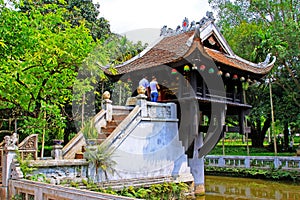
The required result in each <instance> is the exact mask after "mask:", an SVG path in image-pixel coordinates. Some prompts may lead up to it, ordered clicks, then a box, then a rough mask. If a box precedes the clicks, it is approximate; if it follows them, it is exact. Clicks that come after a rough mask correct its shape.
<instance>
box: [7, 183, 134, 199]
mask: <svg viewBox="0 0 300 200" xmlns="http://www.w3.org/2000/svg"><path fill="white" fill-rule="evenodd" d="M17 195H18V196H21V197H22V199H37V200H40V199H49V200H50V199H60V200H73V199H76V200H86V199H89V200H99V199H103V200H109V199H120V200H122V199H124V200H131V199H134V198H129V197H122V196H116V195H110V194H104V193H99V192H93V191H88V190H80V189H76V188H70V187H63V186H60V185H52V184H47V183H41V182H34V181H29V180H24V179H20V180H12V179H11V180H9V199H12V197H14V196H15V197H16V196H17Z"/></svg>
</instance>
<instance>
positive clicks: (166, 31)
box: [160, 11, 215, 37]
mask: <svg viewBox="0 0 300 200" xmlns="http://www.w3.org/2000/svg"><path fill="white" fill-rule="evenodd" d="M208 21H211V22H214V21H215V18H214V14H213V12H209V11H207V12H206V17H203V18H202V19H201V20H200V21H199V22H197V23H196V22H195V21H192V22H191V23H190V25H189V20H188V18H187V17H185V18H184V19H183V21H182V26H180V25H178V26H177V27H176V29H175V30H173V29H171V28H168V27H167V25H164V26H163V27H162V28H161V29H160V36H165V37H168V36H174V35H178V34H181V33H185V32H189V31H193V30H196V24H199V27H200V28H201V27H202V26H203V25H204V24H206V23H207V22H208Z"/></svg>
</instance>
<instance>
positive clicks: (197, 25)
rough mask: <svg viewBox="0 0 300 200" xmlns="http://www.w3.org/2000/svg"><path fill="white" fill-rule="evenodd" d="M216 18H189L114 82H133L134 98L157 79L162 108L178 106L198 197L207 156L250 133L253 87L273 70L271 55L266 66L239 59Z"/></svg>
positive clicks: (120, 68)
mask: <svg viewBox="0 0 300 200" xmlns="http://www.w3.org/2000/svg"><path fill="white" fill-rule="evenodd" d="M214 21H215V20H214V18H213V15H212V13H211V12H207V14H206V17H203V18H202V19H201V20H200V21H199V22H195V21H192V22H191V23H189V21H188V19H187V18H185V19H184V20H183V23H182V25H181V26H178V27H177V28H176V29H175V30H173V29H170V28H168V27H167V26H164V27H163V28H162V29H161V33H160V38H159V40H157V41H156V42H155V43H154V44H152V45H150V46H148V47H147V48H146V49H145V50H144V51H143V52H141V53H140V54H138V55H137V56H135V57H134V58H132V59H131V60H128V61H126V62H124V63H123V64H121V65H119V66H116V67H115V69H116V70H117V74H115V75H112V74H111V73H110V72H108V71H107V74H108V76H109V77H111V78H112V79H113V80H115V81H116V80H123V81H125V82H126V81H127V80H130V81H131V84H132V86H133V87H132V94H133V96H135V95H134V93H135V90H136V88H137V86H138V82H139V80H140V79H141V78H142V77H144V76H145V75H147V76H148V77H149V78H151V77H152V76H153V75H155V76H156V78H157V80H158V83H159V85H160V90H159V99H158V102H162V103H167V102H173V103H175V104H176V105H177V117H178V120H179V123H178V125H179V126H178V129H179V139H180V141H181V142H182V145H183V146H184V150H185V154H186V155H187V156H188V162H189V163H188V164H189V167H190V168H191V173H192V175H193V177H194V184H195V192H196V193H203V192H204V156H205V155H207V154H208V153H209V152H210V150H211V149H212V148H213V147H214V146H215V145H216V144H217V142H218V141H219V140H220V138H222V136H223V135H224V133H225V132H229V131H235V132H239V133H240V134H246V133H249V132H250V128H249V127H246V126H245V116H246V115H247V114H248V113H249V111H250V109H251V105H250V104H249V103H248V102H246V101H245V99H246V98H245V94H246V93H245V90H246V89H247V86H248V85H249V84H251V83H253V82H255V81H259V80H260V79H261V78H263V77H264V76H266V75H267V74H268V73H269V72H270V70H271V69H272V67H273V65H274V62H275V60H276V58H275V57H274V56H273V57H271V54H268V55H266V59H265V61H264V62H261V63H253V62H250V61H248V60H245V59H243V58H241V57H239V56H237V55H236V54H235V53H234V52H233V51H232V49H231V48H230V46H229V45H228V43H227V42H226V40H225V38H224V37H223V36H222V34H221V33H220V31H219V30H218V28H217V26H216V25H215V23H214ZM228 116H237V117H238V119H239V125H238V126H236V127H228V126H226V123H225V118H226V117H228Z"/></svg>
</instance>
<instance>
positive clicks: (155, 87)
mask: <svg viewBox="0 0 300 200" xmlns="http://www.w3.org/2000/svg"><path fill="white" fill-rule="evenodd" d="M158 90H159V85H158V83H157V81H156V77H155V76H152V81H151V82H150V91H151V93H150V99H151V101H152V102H157V99H158Z"/></svg>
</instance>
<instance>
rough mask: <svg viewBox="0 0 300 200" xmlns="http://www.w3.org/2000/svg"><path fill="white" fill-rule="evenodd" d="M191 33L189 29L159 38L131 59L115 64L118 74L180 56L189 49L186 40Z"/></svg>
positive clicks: (148, 66) (166, 61)
mask: <svg viewBox="0 0 300 200" xmlns="http://www.w3.org/2000/svg"><path fill="white" fill-rule="evenodd" d="M193 34H194V32H193V31H190V32H186V33H183V34H180V35H174V36H169V37H163V38H161V40H160V41H159V42H158V43H157V44H155V45H154V46H153V47H152V48H149V49H147V50H146V52H141V53H140V54H139V55H137V56H136V57H134V58H132V59H131V60H129V61H127V62H125V63H123V64H121V65H118V66H116V69H117V71H118V74H124V73H128V72H131V71H136V70H140V69H147V68H150V67H156V66H160V65H163V64H166V63H169V62H173V61H175V60H178V59H180V58H182V57H183V56H184V55H185V53H186V52H187V51H188V50H189V46H188V45H187V44H186V42H187V41H188V39H189V38H190V37H191V36H192V35H193Z"/></svg>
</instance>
